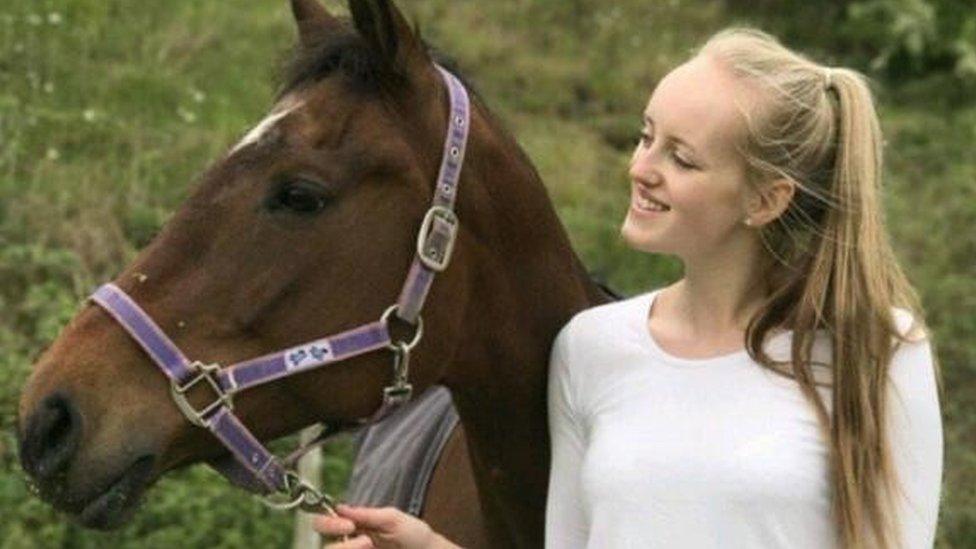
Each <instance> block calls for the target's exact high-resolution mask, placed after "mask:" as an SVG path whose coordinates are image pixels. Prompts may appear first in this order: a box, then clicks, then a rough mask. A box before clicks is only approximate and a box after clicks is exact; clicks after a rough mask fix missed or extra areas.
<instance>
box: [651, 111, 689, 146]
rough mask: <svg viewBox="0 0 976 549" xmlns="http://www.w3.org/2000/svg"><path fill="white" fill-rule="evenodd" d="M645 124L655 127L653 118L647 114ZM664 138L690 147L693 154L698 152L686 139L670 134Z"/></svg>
mask: <svg viewBox="0 0 976 549" xmlns="http://www.w3.org/2000/svg"><path fill="white" fill-rule="evenodd" d="M644 124H648V125H651V126H653V125H654V119H653V118H651V115H650V114H648V113H646V112H645V113H644ZM664 137H665V138H666V139H667V140H668V141H672V142H674V143H678V144H681V145H684V146H685V147H688V148H689V149H691V152H693V153H695V152H697V151H698V149H696V148H695V146H694V145H692V144H691V143H689V142H688V141H686V140H684V139H682V138H680V137H678V136H676V135H671V134H668V135H665V136H664Z"/></svg>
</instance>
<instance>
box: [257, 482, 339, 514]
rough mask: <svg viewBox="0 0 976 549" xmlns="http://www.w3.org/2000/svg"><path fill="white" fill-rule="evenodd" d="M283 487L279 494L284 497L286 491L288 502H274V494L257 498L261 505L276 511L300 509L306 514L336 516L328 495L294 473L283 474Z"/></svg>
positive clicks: (332, 502)
mask: <svg viewBox="0 0 976 549" xmlns="http://www.w3.org/2000/svg"><path fill="white" fill-rule="evenodd" d="M285 485H286V486H285V490H282V491H281V492H279V494H281V495H286V491H287V496H288V497H289V498H291V499H290V501H289V500H284V501H276V500H275V499H274V494H270V495H263V496H258V497H259V499H260V500H261V502H262V503H264V504H265V505H267V506H268V507H270V508H272V509H276V510H278V511H290V510H292V509H295V508H301V509H302V510H303V511H305V512H308V513H323V512H324V513H328V514H330V515H336V514H337V513H336V510H335V500H333V499H332V497H331V496H329V495H328V494H326V493H324V492H320V491H319V490H318V489H317V488H315V487H314V486H312V485H311V484H309V483H308V482H305V481H304V480H302V478H301V477H299V476H298V474H297V473H295V472H294V471H286V472H285Z"/></svg>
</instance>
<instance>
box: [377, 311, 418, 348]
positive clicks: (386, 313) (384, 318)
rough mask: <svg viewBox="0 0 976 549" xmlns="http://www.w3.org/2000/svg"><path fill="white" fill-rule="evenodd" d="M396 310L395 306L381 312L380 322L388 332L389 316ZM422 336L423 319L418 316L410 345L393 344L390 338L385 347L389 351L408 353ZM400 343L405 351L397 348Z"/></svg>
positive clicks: (399, 342)
mask: <svg viewBox="0 0 976 549" xmlns="http://www.w3.org/2000/svg"><path fill="white" fill-rule="evenodd" d="M396 310H397V306H396V305H390V307H389V308H388V309H387V310H385V311H383V316H381V317H380V320H381V321H382V322H383V323H384V324H386V329H387V331H389V329H390V315H391V314H393V312H394V311H396ZM423 335H424V319H423V318H422V317H419V316H418V317H417V331H416V332H415V333H414V335H413V339H412V340H411V341H410V343H405V342H403V341H397V342H394V341H392V338H391V341H390V342H389V343H387V344H386V346H387V348H389V349H390V350H391V351H401V350H403V351H406V352H408V353H409V352H410V351H412V350H413V348H414V347H416V346H417V344H418V343H420V338H421V337H423ZM401 343H402V344H404V345H406V348H405V349H403V348H401V347H400V346H399V344H401Z"/></svg>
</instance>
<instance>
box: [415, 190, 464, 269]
mask: <svg viewBox="0 0 976 549" xmlns="http://www.w3.org/2000/svg"><path fill="white" fill-rule="evenodd" d="M435 221H440V223H439V224H438V228H443V229H446V230H447V233H446V234H445V233H444V232H443V231H438V232H436V233H435V232H434V231H433V229H434V222H435ZM458 226H459V222H458V218H457V214H455V213H454V210H452V209H450V208H446V207H444V206H431V208H430V209H429V210H427V215H425V216H424V222H423V223H422V224H421V225H420V232H419V233H418V234H417V257H418V258H420V262H421V263H423V264H424V266H426V267H427V268H428V269H430V270H432V271H434V272H438V273H439V272H441V271H443V270H444V269H446V268H447V264H448V263H450V261H451V253H452V252H453V251H454V241H455V240H456V239H457V231H458Z"/></svg>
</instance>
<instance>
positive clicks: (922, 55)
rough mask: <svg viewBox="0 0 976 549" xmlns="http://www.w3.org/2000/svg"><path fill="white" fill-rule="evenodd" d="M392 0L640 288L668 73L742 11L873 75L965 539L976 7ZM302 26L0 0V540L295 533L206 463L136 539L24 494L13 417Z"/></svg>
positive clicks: (262, 16)
mask: <svg viewBox="0 0 976 549" xmlns="http://www.w3.org/2000/svg"><path fill="white" fill-rule="evenodd" d="M327 4H328V5H329V6H330V7H332V8H333V9H336V10H338V11H343V8H342V6H340V5H338V2H336V1H329V2H327ZM399 4H400V6H401V7H402V8H403V9H404V10H405V11H406V12H407V13H409V14H411V16H412V18H414V19H415V20H416V21H418V22H419V23H420V25H421V28H422V29H423V32H424V35H425V36H426V38H427V39H428V41H429V42H431V43H432V44H433V45H434V46H436V47H437V48H438V49H440V50H442V51H444V52H445V53H447V54H448V55H450V56H451V57H453V58H455V59H456V60H457V61H458V63H459V65H460V67H461V68H462V69H463V70H464V72H465V73H466V74H467V75H468V76H469V77H470V79H471V80H472V81H473V82H474V83H475V85H476V88H477V89H478V90H479V91H480V92H481V94H482V95H483V96H484V98H485V100H486V101H487V103H488V104H489V105H490V106H492V107H493V108H494V109H495V111H496V113H497V114H498V115H499V117H500V118H501V119H502V120H504V121H505V122H506V123H507V124H508V126H509V127H510V128H511V129H512V131H513V132H514V133H515V134H516V135H517V136H518V138H519V140H520V141H521V143H522V144H523V146H524V147H525V148H526V150H527V151H528V152H529V155H530V156H531V158H532V159H533V161H534V162H535V163H536V164H537V166H538V168H539V170H540V173H541V174H542V175H543V178H544V180H545V181H546V184H547V186H548V188H549V191H550V195H551V196H552V199H553V201H554V203H555V204H556V207H557V210H558V211H559V214H560V216H561V217H562V219H563V221H564V222H565V223H566V225H567V227H568V229H569V232H570V234H571V237H572V239H573V242H574V244H575V246H576V249H577V250H578V252H579V253H580V255H581V256H582V257H583V259H584V261H585V262H586V263H587V265H588V266H589V267H590V268H591V269H592V270H593V271H594V272H596V273H598V274H599V275H600V276H601V277H603V278H605V279H607V280H608V281H609V282H610V283H611V285H613V286H615V287H616V288H618V289H619V290H621V291H623V292H624V293H628V294H632V293H636V292H640V291H645V290H647V289H649V288H651V287H654V286H657V285H660V284H664V283H667V282H669V281H671V280H674V279H676V278H677V277H678V276H680V268H679V266H678V265H677V264H676V263H675V262H674V261H673V260H671V259H669V258H664V257H655V256H649V255H641V254H636V253H634V252H631V251H628V250H627V249H626V248H625V247H624V246H623V245H622V244H621V243H620V241H619V239H618V236H617V229H618V225H619V223H620V221H621V219H622V215H623V213H624V211H625V208H626V204H627V200H628V198H627V197H628V190H627V180H626V175H625V174H626V164H627V159H628V157H629V153H630V150H631V148H632V146H633V144H634V140H635V136H636V133H637V131H638V129H639V124H640V118H639V117H640V112H641V109H642V108H643V106H644V103H645V101H646V98H647V95H648V93H649V92H650V91H651V90H652V89H653V86H654V84H655V82H656V81H657V80H658V79H659V78H660V77H661V76H663V75H664V74H665V73H666V72H667V71H668V70H670V68H672V67H674V66H675V65H676V64H678V63H680V62H681V61H682V60H684V59H685V58H687V57H688V56H689V54H690V52H691V51H692V50H693V48H694V47H695V46H697V45H699V44H701V43H702V41H703V40H704V39H706V38H707V37H708V36H709V35H710V34H712V33H713V32H715V31H717V30H719V29H721V28H724V27H726V26H729V25H750V26H758V27H760V28H763V29H765V30H767V31H770V32H772V33H773V34H775V35H777V36H779V37H780V38H781V39H782V40H783V41H784V42H785V43H786V44H787V45H789V46H791V47H794V48H798V49H799V50H801V51H803V52H806V53H808V54H809V55H811V56H812V57H814V58H815V59H817V60H820V61H823V62H826V63H830V64H833V65H847V66H852V67H855V68H858V69H860V70H862V71H864V72H865V73H867V74H868V75H869V76H870V77H872V79H873V81H874V83H875V90H876V92H877V94H878V99H879V104H880V109H881V115H882V124H883V127H884V131H885V135H886V153H887V159H888V164H887V167H886V169H887V171H886V176H887V180H886V191H885V206H886V209H887V213H888V221H889V226H890V230H891V232H892V234H893V237H894V241H895V243H896V248H897V251H898V253H899V256H900V258H901V259H902V261H903V262H904V264H905V266H906V268H907V270H908V273H909V275H910V277H911V279H912V280H913V282H914V283H915V284H916V285H917V287H918V288H919V290H920V292H921V294H922V297H923V302H924V304H925V305H926V308H927V312H928V321H929V322H930V324H931V325H932V327H933V328H934V331H935V337H936V340H935V343H936V346H937V349H938V354H939V358H940V361H941V364H942V368H943V374H944V376H945V380H946V387H947V390H948V391H947V398H946V400H945V402H944V403H943V409H944V413H945V437H946V461H945V484H944V488H943V504H942V509H941V519H940V526H939V532H938V542H937V546H938V547H951V548H970V547H976V488H974V487H976V442H974V441H976V343H974V342H976V231H974V229H973V227H974V222H976V160H974V159H976V154H974V148H976V147H974V145H976V102H974V99H973V98H974V97H976V93H974V92H976V6H974V4H973V2H972V0H860V1H854V2H846V1H841V0H754V1H749V2H746V1H744V0H724V1H723V0H620V1H605V0H492V1H491V2H486V1H484V0H400V2H399ZM293 34H294V30H293V28H292V23H291V20H290V12H289V10H288V7H287V2H286V1H285V0H261V1H250V0H231V1H216V0H140V1H136V0H7V1H5V2H3V3H2V4H0V549H12V548H33V547H65V548H67V547H92V548H94V547H103V546H111V547H172V546H176V545H181V546H184V547H212V548H226V547H240V546H244V545H252V546H261V547H287V546H288V545H289V543H290V538H291V517H288V516H285V515H277V514H274V513H271V512H269V511H266V510H265V509H264V508H262V507H261V506H260V505H258V504H257V503H256V502H255V501H254V500H252V499H251V498H249V497H247V496H245V495H243V494H242V493H240V492H238V491H237V490H235V489H232V488H230V487H229V486H227V485H226V484H225V483H224V481H223V480H222V479H220V478H219V477H218V476H216V475H215V474H213V473H211V472H210V471H209V470H207V469H205V468H202V467H195V468H191V469H188V470H185V471H180V472H177V473H175V474H172V475H170V476H168V477H167V478H165V479H164V480H162V481H161V482H160V483H159V485H158V486H157V487H155V488H154V489H153V490H151V491H150V493H149V494H148V496H147V498H146V504H145V507H144V508H143V509H142V510H141V511H140V512H139V513H138V515H137V517H136V518H135V520H134V521H133V522H132V523H131V524H130V525H128V526H127V527H125V528H124V529H122V530H120V531H117V532H113V533H108V534H104V533H95V532H88V531H84V530H82V529H80V528H79V527H77V526H75V525H73V524H72V523H71V522H69V521H68V520H66V519H65V518H64V517H62V516H59V515H58V514H56V513H54V512H53V511H51V510H50V509H49V508H48V507H47V506H46V505H43V504H41V503H40V502H39V501H37V500H35V499H34V498H33V497H31V496H30V494H29V493H28V491H27V489H26V486H25V484H24V482H23V479H22V474H21V472H20V469H19V465H18V461H17V454H16V449H15V443H14V436H13V426H14V422H15V420H16V403H17V397H18V394H19V390H20V387H21V385H22V384H23V382H24V380H25V379H26V377H27V375H28V372H29V368H30V364H31V362H32V360H33V359H34V358H35V357H36V356H37V355H38V354H39V353H40V352H41V351H42V350H43V349H44V347H45V346H46V345H47V344H48V343H49V342H50V341H51V340H52V339H53V338H54V337H55V336H56V335H57V333H58V331H59V330H60V328H61V327H62V326H63V325H64V324H65V323H66V321H67V320H68V319H69V318H70V317H71V316H72V315H73V313H74V311H75V310H76V308H77V306H78V304H79V303H80V301H81V300H82V299H83V298H84V297H85V296H86V295H87V294H88V292H89V291H90V290H91V289H93V288H94V287H95V286H96V285H97V283H98V282H100V281H104V280H106V279H109V278H110V277H111V276H112V275H113V274H114V273H115V272H117V271H118V270H119V269H120V268H121V266H122V265H124V264H125V263H126V262H127V261H128V260H130V259H131V258H132V257H133V256H134V253H135V252H136V250H138V249H139V248H140V247H141V246H143V245H145V244H146V243H147V242H148V241H149V239H151V238H152V236H153V235H154V234H155V233H156V231H157V230H158V229H159V227H160V226H161V225H162V224H163V223H165V221H166V220H167V219H168V217H169V216H170V215H171V214H172V212H173V211H174V209H175V208H177V207H178V205H179V204H180V202H181V201H182V200H183V199H184V198H185V197H186V196H187V193H188V191H189V189H190V188H192V185H193V180H194V175H195V174H197V173H199V172H200V171H201V170H202V169H203V168H204V167H205V166H206V165H207V163H208V162H210V161H212V160H213V159H214V158H216V157H218V155H220V154H221V153H222V152H223V151H224V150H226V148H227V147H228V146H229V145H230V144H231V143H233V142H234V141H235V140H236V139H237V138H238V137H239V136H240V135H242V134H243V133H244V131H245V130H246V129H247V128H248V127H249V126H250V125H252V124H253V123H254V122H255V121H257V120H259V119H260V118H261V117H262V116H263V114H264V113H265V112H266V111H267V109H268V107H269V103H270V99H271V97H272V93H273V90H274V77H275V74H276V71H275V67H276V66H278V65H279V64H280V62H281V61H282V60H283V59H284V58H285V56H286V55H287V52H288V50H289V48H290V45H291V43H292V40H293ZM133 429H138V426H135V425H134V426H133ZM286 442H287V441H286ZM348 456H349V447H348V442H342V443H340V444H339V445H338V447H337V448H336V449H334V450H333V451H331V452H330V453H329V454H328V456H327V459H326V467H325V473H326V484H327V486H329V487H331V488H332V489H333V490H336V491H339V490H341V486H342V484H343V482H344V481H345V478H346V476H347V475H348V472H349V463H348Z"/></svg>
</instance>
